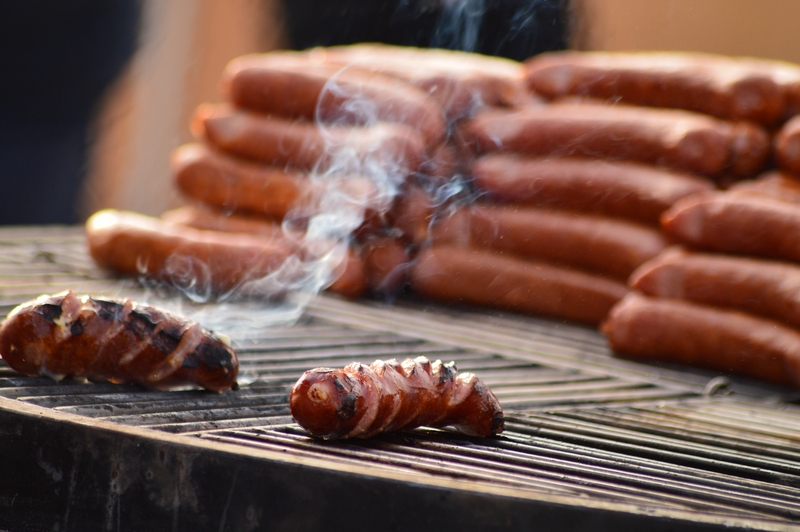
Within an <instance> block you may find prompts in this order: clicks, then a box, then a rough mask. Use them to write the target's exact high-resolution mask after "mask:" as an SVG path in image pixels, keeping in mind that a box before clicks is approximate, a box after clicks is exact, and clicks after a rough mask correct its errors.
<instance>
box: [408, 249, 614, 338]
mask: <svg viewBox="0 0 800 532" xmlns="http://www.w3.org/2000/svg"><path fill="white" fill-rule="evenodd" d="M409 277H410V282H411V288H412V290H414V291H415V292H416V293H418V294H420V295H423V296H425V297H427V298H430V299H432V300H434V301H441V302H445V303H466V304H472V305H481V306H485V307H491V308H499V309H506V310H511V311H514V312H522V313H526V314H543V315H546V316H552V317H555V318H563V319H568V320H575V321H580V322H584V323H589V324H595V325H596V324H598V323H600V322H601V321H602V320H603V319H604V318H605V317H606V315H607V314H608V311H609V310H610V309H611V307H613V306H614V304H615V303H616V302H617V301H619V300H620V299H622V297H623V296H625V294H626V293H627V291H628V290H627V288H626V287H625V285H624V284H622V283H620V282H617V281H614V280H611V279H607V278H605V277H601V276H599V275H591V274H588V273H583V272H578V271H574V270H568V269H565V268H560V267H557V266H552V265H549V264H545V263H540V262H533V261H527V260H521V259H516V258H511V257H507V256H504V255H500V254H497V253H496V252H492V251H486V250H476V249H466V248H460V247H454V246H434V247H431V248H428V249H426V250H423V251H421V252H420V253H419V255H417V258H416V260H415V261H414V263H413V264H412V266H411V270H410V274H409Z"/></svg>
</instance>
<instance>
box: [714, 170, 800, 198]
mask: <svg viewBox="0 0 800 532" xmlns="http://www.w3.org/2000/svg"><path fill="white" fill-rule="evenodd" d="M728 193H735V194H744V195H748V194H750V195H756V196H767V197H769V198H772V199H777V200H781V201H786V202H789V203H800V179H799V178H798V177H797V176H796V175H793V174H789V173H786V172H781V171H777V170H776V171H772V172H766V173H764V174H761V175H760V176H758V178H757V179H748V180H745V181H739V182H737V183H734V184H733V185H732V186H731V187H730V188H729V189H728Z"/></svg>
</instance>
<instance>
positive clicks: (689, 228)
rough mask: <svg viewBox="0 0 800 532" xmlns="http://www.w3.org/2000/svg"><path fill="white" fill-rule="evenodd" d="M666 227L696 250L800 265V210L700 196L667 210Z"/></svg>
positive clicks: (763, 200)
mask: <svg viewBox="0 0 800 532" xmlns="http://www.w3.org/2000/svg"><path fill="white" fill-rule="evenodd" d="M661 227H662V229H663V230H664V232H665V233H666V234H667V235H668V236H670V237H672V238H674V239H675V240H676V241H678V242H681V243H683V244H686V245H687V246H689V247H692V248H695V249H701V250H709V251H722V252H727V253H737V254H741V255H756V256H759V257H767V258H773V259H779V260H790V261H795V262H797V261H800V233H798V231H797V228H798V227H800V207H798V206H797V205H794V204H791V203H787V202H783V201H778V200H774V199H771V198H768V197H761V196H755V195H752V196H750V195H745V194H731V193H722V192H719V193H703V194H696V195H694V196H689V197H687V198H684V199H681V200H679V201H678V202H676V203H675V205H673V206H672V208H670V209H669V210H668V211H666V212H665V213H664V214H663V215H662V217H661Z"/></svg>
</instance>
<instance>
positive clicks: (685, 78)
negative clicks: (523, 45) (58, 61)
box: [525, 52, 786, 125]
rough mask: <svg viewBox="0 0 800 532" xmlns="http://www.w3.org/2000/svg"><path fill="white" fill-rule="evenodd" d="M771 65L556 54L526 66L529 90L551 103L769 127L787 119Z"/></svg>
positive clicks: (710, 58) (682, 56) (667, 55)
mask: <svg viewBox="0 0 800 532" xmlns="http://www.w3.org/2000/svg"><path fill="white" fill-rule="evenodd" d="M772 64H773V62H770V61H761V62H760V61H757V60H753V59H750V58H733V57H724V56H718V55H711V54H699V53H688V52H637V53H619V52H591V53H586V52H555V53H547V54H540V55H538V56H536V57H534V58H532V59H530V60H528V61H527V62H526V63H525V70H526V77H527V81H528V86H529V87H530V88H531V89H532V90H534V91H535V92H537V93H539V94H542V95H544V96H546V97H548V98H556V97H559V96H564V95H581V96H591V97H594V98H603V99H608V100H613V101H623V102H626V103H632V104H637V105H644V106H649V107H670V108H676V109H687V110H690V111H697V112H701V113H706V114H709V115H712V116H716V117H718V118H724V119H729V120H752V121H755V122H759V123H762V124H767V125H771V124H774V123H775V122H777V121H778V120H780V119H781V118H782V117H783V115H784V113H785V104H786V101H785V100H786V98H785V95H784V90H783V87H782V85H781V84H780V83H779V82H778V80H777V79H776V77H775V75H773V74H772V73H771V72H770V70H769V69H770V68H771V65H772Z"/></svg>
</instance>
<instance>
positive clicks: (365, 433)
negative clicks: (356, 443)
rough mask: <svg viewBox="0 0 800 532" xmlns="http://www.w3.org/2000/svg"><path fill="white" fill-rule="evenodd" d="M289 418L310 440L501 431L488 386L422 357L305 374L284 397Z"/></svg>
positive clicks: (500, 418) (451, 365)
mask: <svg viewBox="0 0 800 532" xmlns="http://www.w3.org/2000/svg"><path fill="white" fill-rule="evenodd" d="M289 405H290V407H291V411H292V416H294V418H295V420H296V421H297V422H298V423H299V424H300V425H301V426H302V427H303V428H304V429H306V430H307V431H308V432H310V433H311V435H312V436H316V437H318V438H324V439H333V438H368V437H370V436H374V435H376V434H379V433H382V432H391V431H397V430H404V429H412V428H416V427H422V426H429V427H445V426H448V425H452V426H454V427H455V428H456V429H457V430H459V431H461V432H463V433H465V434H468V435H470V436H493V435H495V434H499V433H500V432H502V430H503V411H502V409H501V407H500V403H499V402H498V401H497V398H496V397H495V396H494V394H493V393H492V392H491V390H489V388H488V387H487V386H486V385H485V384H484V383H483V382H482V381H481V380H480V379H479V378H477V377H476V376H475V375H473V374H471V373H461V374H459V373H458V370H457V369H456V366H455V363H453V362H451V363H449V364H443V363H442V362H441V361H439V360H437V361H435V362H430V361H429V360H428V359H427V358H425V357H417V358H416V359H413V360H412V359H406V360H405V361H403V362H402V363H400V362H398V361H397V360H394V359H392V360H386V361H382V360H377V361H375V362H373V363H372V364H371V365H369V366H367V365H365V364H359V363H353V364H350V365H348V366H345V367H344V368H343V369H331V368H316V369H313V370H310V371H307V372H305V373H304V374H303V376H302V377H300V380H299V381H297V384H295V385H294V388H292V393H291V395H290V396H289Z"/></svg>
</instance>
